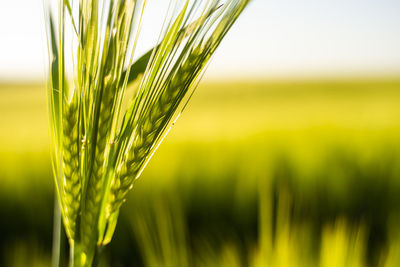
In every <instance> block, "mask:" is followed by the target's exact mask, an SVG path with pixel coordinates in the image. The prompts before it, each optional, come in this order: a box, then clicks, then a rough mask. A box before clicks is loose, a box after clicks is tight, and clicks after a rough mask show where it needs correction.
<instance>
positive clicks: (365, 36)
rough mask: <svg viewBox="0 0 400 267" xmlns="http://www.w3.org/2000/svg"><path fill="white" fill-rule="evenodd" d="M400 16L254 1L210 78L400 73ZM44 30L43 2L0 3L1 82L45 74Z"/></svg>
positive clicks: (380, 10) (385, 9)
mask: <svg viewBox="0 0 400 267" xmlns="http://www.w3.org/2000/svg"><path fill="white" fill-rule="evenodd" d="M160 1H165V0H149V2H151V3H152V2H160ZM158 13H160V11H159V12H158ZM399 14H400V1H398V0H331V1H328V0H302V1H299V0H275V1H272V0H253V2H252V3H250V5H249V7H248V8H247V10H245V12H244V14H243V15H242V17H241V18H240V19H239V20H238V22H237V24H236V25H235V26H234V27H233V29H232V30H231V32H230V33H229V34H228V36H227V38H226V39H225V40H224V42H223V43H222V45H221V46H220V48H219V50H218V51H217V54H216V55H215V57H214V59H213V62H212V63H211V65H210V67H209V68H208V71H207V77H209V78H216V77H224V78H246V77H254V78H265V77H275V76H307V77H310V76H321V75H322V76H331V75H333V76H337V75H339V76H340V75H346V76H349V75H371V74H373V75H399V74H400V15H399ZM156 16H159V14H157V15H156ZM149 17H150V19H151V18H152V16H151V15H150V14H149ZM153 17H154V16H153ZM43 28H44V27H43V20H42V0H18V1H2V2H1V3H0V80H3V81H4V80H15V79H29V80H31V79H34V80H42V79H43V76H44V75H43V72H44V65H45V62H46V58H47V56H46V48H45V47H44V45H45V37H44V30H43ZM157 34H158V32H155V33H154V36H156V35H157ZM146 35H147V37H148V36H150V35H151V36H153V33H151V32H146V34H145V36H146ZM145 36H144V38H143V42H144V44H143V46H144V47H146V46H150V43H148V44H147V43H146V42H149V40H150V39H152V38H145Z"/></svg>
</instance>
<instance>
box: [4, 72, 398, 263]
mask: <svg viewBox="0 0 400 267" xmlns="http://www.w3.org/2000/svg"><path fill="white" fill-rule="evenodd" d="M0 125H1V128H0V129H1V131H0V266H49V264H50V260H51V245H52V216H53V215H52V214H53V205H54V199H53V180H52V173H51V166H50V158H49V152H48V149H49V147H48V136H47V129H48V127H47V113H46V93H45V88H44V86H43V85H42V84H30V83H29V84H18V83H3V84H1V85H0ZM399 136H400V79H399V78H393V79H390V78H382V79H372V78H371V79H350V78H346V79H320V80H316V79H310V80H305V79H302V80H301V79H298V80H294V79H291V80H284V79H281V80H270V81H267V80H263V81H262V80H261V81H258V82H255V81H249V80H243V81H237V82H226V81H221V82H216V81H213V82H212V81H206V82H204V83H201V85H200V87H199V88H198V90H197V91H196V93H195V96H194V97H193V99H192V102H191V104H190V105H189V106H188V107H187V109H186V110H185V111H184V113H183V115H182V116H181V118H180V119H179V121H178V122H177V124H176V125H175V126H174V128H173V129H172V131H171V132H170V134H169V136H168V137H167V138H166V140H165V142H164V143H163V144H162V145H161V146H160V148H159V150H158V151H157V153H156V154H155V156H154V157H153V159H152V161H151V162H150V163H149V165H148V168H147V169H146V170H145V171H144V173H143V175H142V176H141V177H140V179H139V180H137V181H136V184H135V187H134V189H133V191H132V192H131V193H130V197H129V199H128V201H127V203H126V205H125V206H124V207H123V209H122V214H121V217H120V221H119V225H118V227H117V231H116V234H115V236H114V239H113V242H112V243H111V244H110V245H109V247H107V248H106V249H105V251H104V256H103V257H102V262H101V264H100V265H101V266H148V267H153V266H323V267H330V266H354V267H356V266H357V267H358V266H360V267H362V266H387V267H389V266H400V228H399V226H398V225H399V223H400V138H399ZM63 251H64V253H66V251H67V248H66V244H64V247H63ZM65 256H66V255H64V257H65Z"/></svg>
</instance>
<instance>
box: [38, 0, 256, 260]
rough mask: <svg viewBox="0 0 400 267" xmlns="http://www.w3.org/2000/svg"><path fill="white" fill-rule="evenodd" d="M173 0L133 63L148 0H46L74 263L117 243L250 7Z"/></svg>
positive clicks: (56, 148) (56, 132) (233, 0)
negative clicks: (125, 208)
mask: <svg viewBox="0 0 400 267" xmlns="http://www.w3.org/2000/svg"><path fill="white" fill-rule="evenodd" d="M171 2H172V3H171V5H170V10H169V11H168V12H167V18H166V20H165V24H164V26H163V30H162V33H163V34H162V37H161V38H160V40H159V41H158V43H157V45H156V46H154V48H153V49H151V50H150V51H149V52H148V53H146V54H145V55H144V56H142V57H141V58H139V59H138V60H137V61H136V62H132V58H133V54H134V49H135V47H136V42H137V40H138V35H139V29H140V25H141V20H142V15H143V10H144V8H145V4H146V1H145V0H143V1H139V0H125V1H117V0H99V1H96V0H80V1H78V0H63V1H58V0H47V1H46V0H45V10H46V21H47V36H48V47H49V60H50V64H49V66H50V68H49V69H50V71H49V86H48V99H49V101H48V102H49V111H50V112H49V113H50V124H51V133H52V134H51V137H52V144H53V154H52V159H53V170H54V177H55V184H56V192H57V196H58V199H59V203H60V208H61V213H62V218H63V222H64V226H65V229H66V233H67V236H68V239H69V244H70V248H71V256H70V257H71V258H70V262H71V264H72V265H73V266H78V267H79V266H91V265H92V262H93V260H94V258H95V257H96V255H97V254H96V249H97V248H101V247H102V246H104V245H106V244H107V243H109V242H110V241H111V239H112V236H113V233H114V230H115V227H116V224H117V219H118V214H119V210H120V207H121V205H122V204H123V202H124V201H125V199H126V195H127V193H128V192H129V190H130V189H131V188H132V185H133V181H134V179H136V178H137V177H138V176H139V175H140V174H141V172H142V171H143V169H144V167H145V166H146V164H147V162H148V161H149V159H150V158H151V156H152V154H153V153H154V152H155V150H156V148H157V147H158V145H159V144H160V142H161V141H162V140H163V138H164V137H165V135H166V134H167V133H168V130H169V129H170V127H171V126H172V125H173V122H174V121H175V120H176V119H177V117H178V116H179V114H180V112H181V111H182V110H183V108H184V107H185V105H186V103H187V101H188V100H189V99H190V97H191V95H192V94H193V92H194V89H195V87H196V85H197V83H198V81H199V79H200V77H201V75H202V73H203V70H204V69H205V66H206V65H207V63H208V61H209V59H210V57H211V56H212V55H213V54H214V52H215V50H216V48H217V47H218V46H219V44H220V42H221V41H222V39H223V38H224V36H225V35H226V33H227V32H228V31H229V29H230V28H231V26H232V25H233V23H234V22H235V21H236V19H237V18H238V16H239V15H240V14H241V13H242V11H243V9H244V8H245V7H246V6H247V4H248V3H249V0H224V1H220V0H207V1H206V0H204V1H202V0H197V1H196V0H192V1H189V0H186V1H184V0H182V1H178V0H177V1H171ZM71 62H72V64H70V63H71ZM133 82H134V83H133ZM133 84H135V86H133ZM132 86H133V87H135V88H134V91H135V92H136V93H135V94H134V96H133V98H132V99H126V98H127V97H128V95H129V94H128V93H127V91H128V90H129V88H130V87H132ZM123 103H129V105H128V106H127V108H124V105H123Z"/></svg>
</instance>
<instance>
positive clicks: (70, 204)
mask: <svg viewBox="0 0 400 267" xmlns="http://www.w3.org/2000/svg"><path fill="white" fill-rule="evenodd" d="M77 118H78V112H77V105H76V103H75V101H72V102H71V103H67V102H66V101H65V102H64V112H63V120H62V129H63V139H62V141H63V156H62V157H63V172H64V178H63V187H62V188H63V192H62V195H63V203H64V223H65V226H66V232H67V235H68V237H69V238H70V239H72V240H73V239H74V238H75V233H76V229H75V228H76V220H77V217H78V213H79V208H80V198H81V181H80V177H79V134H78V119H77Z"/></svg>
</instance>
